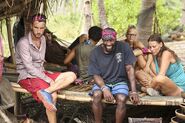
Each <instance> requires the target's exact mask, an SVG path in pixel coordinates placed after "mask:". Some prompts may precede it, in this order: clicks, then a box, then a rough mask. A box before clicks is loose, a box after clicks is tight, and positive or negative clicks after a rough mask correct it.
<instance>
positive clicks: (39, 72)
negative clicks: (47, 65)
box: [15, 32, 52, 83]
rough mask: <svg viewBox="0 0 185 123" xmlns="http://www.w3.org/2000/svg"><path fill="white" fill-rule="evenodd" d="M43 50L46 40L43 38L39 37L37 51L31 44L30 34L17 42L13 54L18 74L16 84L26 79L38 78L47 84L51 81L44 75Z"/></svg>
mask: <svg viewBox="0 0 185 123" xmlns="http://www.w3.org/2000/svg"><path fill="white" fill-rule="evenodd" d="M45 50H46V40H45V37H44V36H42V37H41V46H40V48H39V49H38V48H37V47H36V46H35V45H34V44H33V42H32V38H31V32H30V33H28V35H26V36H24V37H22V38H21V39H20V40H19V42H18V43H17V45H16V52H15V58H16V66H17V72H18V73H19V77H18V82H19V81H20V80H23V79H26V78H40V79H42V80H44V81H46V82H47V83H50V82H51V81H52V79H51V78H49V77H48V76H47V75H45V73H44V71H45V69H44V67H43V64H44V62H45Z"/></svg>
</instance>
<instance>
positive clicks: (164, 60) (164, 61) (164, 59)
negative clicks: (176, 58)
mask: <svg viewBox="0 0 185 123" xmlns="http://www.w3.org/2000/svg"><path fill="white" fill-rule="evenodd" d="M172 59H173V56H172V54H171V52H169V51H164V52H163V53H162V56H161V59H160V61H159V62H160V63H161V64H160V66H159V74H158V75H164V76H165V74H166V71H167V69H168V67H169V65H170V63H171V61H172Z"/></svg>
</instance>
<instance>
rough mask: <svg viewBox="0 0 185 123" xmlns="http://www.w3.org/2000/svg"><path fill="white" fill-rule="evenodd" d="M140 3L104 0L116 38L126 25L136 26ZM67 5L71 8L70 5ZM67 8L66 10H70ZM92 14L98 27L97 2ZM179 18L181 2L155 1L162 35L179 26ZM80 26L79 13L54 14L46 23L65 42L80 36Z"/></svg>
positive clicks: (133, 0)
mask: <svg viewBox="0 0 185 123" xmlns="http://www.w3.org/2000/svg"><path fill="white" fill-rule="evenodd" d="M141 2H142V0H104V4H105V9H106V16H107V20H108V23H109V25H110V26H111V27H113V28H115V29H116V30H117V32H118V36H122V35H124V34H125V32H126V29H127V27H128V25H131V24H133V25H136V24H137V17H138V14H139V13H140V11H141V4H142V3H141ZM76 3H78V2H76ZM68 5H69V6H72V4H71V3H70V4H68ZM66 6H67V5H66ZM69 6H68V10H69V8H71V7H69ZM71 9H72V8H71ZM71 12H72V11H71ZM92 12H93V21H94V25H99V24H100V22H99V15H98V2H97V0H92ZM180 16H181V0H175V1H174V0H157V17H158V20H159V26H160V28H161V33H162V34H164V33H166V32H169V31H171V30H172V29H174V28H175V27H177V26H178V25H180V22H179V20H180ZM82 25H83V24H82V18H81V17H80V13H77V14H70V12H69V13H68V14H65V15H64V14H56V15H54V16H51V17H50V18H49V23H48V27H49V29H51V30H52V31H54V33H55V34H56V35H57V36H59V37H60V38H61V39H64V40H67V41H70V40H74V39H75V38H76V37H77V36H78V35H79V34H80V31H81V28H82V27H81V26H82Z"/></svg>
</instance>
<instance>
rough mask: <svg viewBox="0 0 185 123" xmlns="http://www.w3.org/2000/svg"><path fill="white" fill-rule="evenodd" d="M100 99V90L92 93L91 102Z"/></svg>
mask: <svg viewBox="0 0 185 123" xmlns="http://www.w3.org/2000/svg"><path fill="white" fill-rule="evenodd" d="M101 100H102V92H101V91H95V92H94V94H93V103H95V102H100V101H101Z"/></svg>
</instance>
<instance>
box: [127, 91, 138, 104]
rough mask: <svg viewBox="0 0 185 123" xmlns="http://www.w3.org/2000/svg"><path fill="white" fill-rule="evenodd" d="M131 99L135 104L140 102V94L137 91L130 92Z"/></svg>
mask: <svg viewBox="0 0 185 123" xmlns="http://www.w3.org/2000/svg"><path fill="white" fill-rule="evenodd" d="M129 97H130V101H131V102H132V103H133V104H138V103H139V102H140V100H139V95H138V93H137V92H130V95H129Z"/></svg>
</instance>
